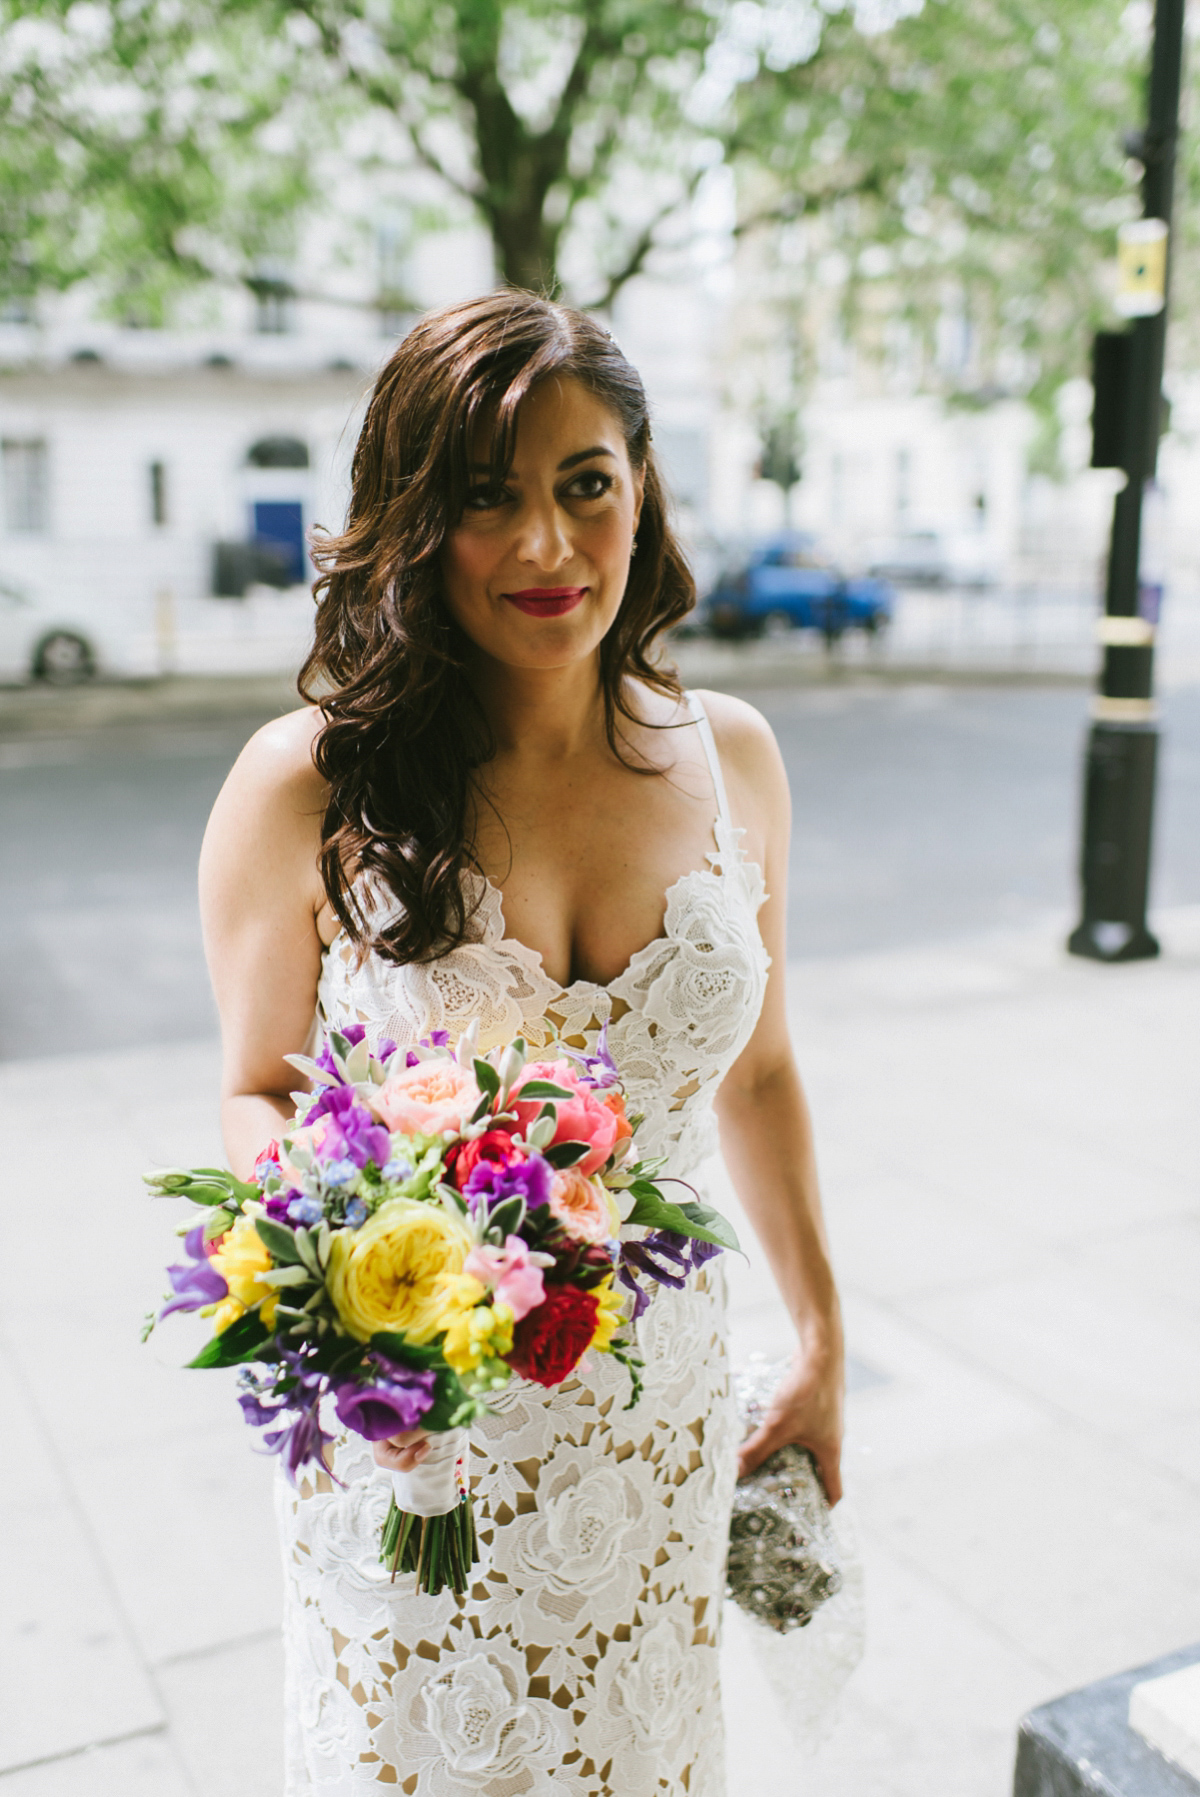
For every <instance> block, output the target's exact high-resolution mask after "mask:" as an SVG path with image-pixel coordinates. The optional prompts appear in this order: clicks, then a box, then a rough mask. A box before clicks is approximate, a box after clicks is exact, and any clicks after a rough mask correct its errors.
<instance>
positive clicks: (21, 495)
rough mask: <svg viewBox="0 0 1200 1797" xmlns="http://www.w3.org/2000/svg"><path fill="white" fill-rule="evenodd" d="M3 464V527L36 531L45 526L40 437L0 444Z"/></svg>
mask: <svg viewBox="0 0 1200 1797" xmlns="http://www.w3.org/2000/svg"><path fill="white" fill-rule="evenodd" d="M0 458H2V460H3V465H4V524H5V528H6V529H7V530H14V531H26V532H31V533H39V532H43V531H45V530H48V529H49V503H48V502H49V491H48V488H49V480H48V467H47V457H46V445H45V443H44V442H43V441H42V439H41V438H38V437H35V438H30V439H28V440H26V441H17V440H14V439H10V438H6V439H5V441H4V443H3V445H0Z"/></svg>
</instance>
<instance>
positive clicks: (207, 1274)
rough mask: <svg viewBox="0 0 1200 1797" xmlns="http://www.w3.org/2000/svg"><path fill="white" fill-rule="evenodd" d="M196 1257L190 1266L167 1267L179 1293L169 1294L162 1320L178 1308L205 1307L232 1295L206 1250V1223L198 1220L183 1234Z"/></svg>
mask: <svg viewBox="0 0 1200 1797" xmlns="http://www.w3.org/2000/svg"><path fill="white" fill-rule="evenodd" d="M183 1245H184V1247H185V1248H186V1249H187V1251H188V1253H189V1254H190V1255H191V1257H192V1264H191V1265H190V1266H186V1265H185V1266H178V1267H168V1268H167V1278H168V1279H169V1280H170V1281H171V1290H172V1291H173V1292H174V1294H175V1296H174V1297H173V1298H169V1299H168V1300H167V1302H166V1304H164V1305H163V1307H162V1309H161V1310H160V1311H159V1313H158V1320H159V1322H160V1323H161V1322H162V1320H163V1318H164V1317H169V1316H170V1315H171V1312H172V1311H175V1310H203V1309H204V1307H205V1305H206V1304H219V1303H220V1301H221V1299H222V1298H227V1297H228V1296H229V1287H228V1286H227V1285H226V1283H225V1281H224V1280H223V1279H222V1277H221V1275H220V1274H219V1273H218V1272H217V1269H216V1268H215V1267H214V1266H213V1264H212V1262H211V1261H210V1260H209V1258H208V1255H207V1254H206V1253H205V1252H204V1225H203V1223H197V1224H196V1227H195V1228H194V1229H189V1230H188V1232H187V1234H186V1236H184V1238H183Z"/></svg>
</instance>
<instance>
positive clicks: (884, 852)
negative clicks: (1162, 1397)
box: [0, 682, 1200, 1060]
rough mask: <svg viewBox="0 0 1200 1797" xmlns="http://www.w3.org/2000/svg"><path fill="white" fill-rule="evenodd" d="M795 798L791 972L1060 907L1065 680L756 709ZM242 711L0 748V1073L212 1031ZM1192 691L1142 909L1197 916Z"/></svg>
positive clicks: (1067, 880)
mask: <svg viewBox="0 0 1200 1797" xmlns="http://www.w3.org/2000/svg"><path fill="white" fill-rule="evenodd" d="M751 697H752V698H753V701H754V703H756V704H757V705H758V706H759V707H760V708H761V709H762V710H763V711H764V712H765V714H766V716H767V717H768V718H769V720H770V722H771V724H772V725H773V726H774V728H775V730H776V732H777V734H778V737H779V741H780V744H781V746H782V749H783V753H784V756H785V759H786V762H787V766H788V771H789V776H790V779H791V783H792V791H793V798H794V811H795V827H794V835H793V844H792V857H791V896H790V908H789V929H790V941H789V957H790V958H799V959H805V960H807V959H809V958H812V957H825V956H840V955H847V954H859V953H870V952H873V951H877V950H878V951H883V950H889V949H896V948H904V947H907V946H918V945H920V944H921V943H926V942H928V943H932V942H945V941H947V940H948V939H952V938H954V937H956V936H966V935H968V934H972V933H978V932H979V931H981V930H988V929H991V928H1005V927H1009V926H1014V927H1020V926H1022V925H1025V924H1027V923H1029V922H1030V921H1032V920H1033V919H1035V918H1037V917H1039V916H1044V917H1049V916H1051V915H1052V914H1053V915H1055V916H1058V915H1065V914H1066V913H1068V912H1069V911H1070V910H1071V908H1072V906H1073V904H1074V872H1073V868H1074V858H1075V854H1076V835H1077V827H1078V826H1077V815H1078V805H1079V786H1080V762H1081V755H1082V747H1083V740H1084V733H1085V727H1086V724H1085V720H1086V705H1087V700H1086V693H1085V690H1084V689H1083V688H1082V687H1080V686H1061V687H1051V686H1041V687H1033V686H1031V687H1019V686H994V687H988V686H979V687H967V686H961V685H953V684H945V685H942V684H936V685H935V684H913V685H890V684H876V683H872V682H862V683H848V684H846V685H845V686H827V687H826V686H815V687H814V686H805V687H799V688H793V689H791V690H788V691H782V690H781V691H769V690H768V691H758V692H755V693H754V694H752V695H751ZM264 716H265V714H264V713H262V712H261V711H260V712H256V713H246V714H240V713H239V714H235V715H226V716H223V717H220V718H216V719H213V720H211V721H204V720H197V719H191V718H189V719H188V720H186V721H177V722H175V723H171V722H161V723H160V722H152V723H144V724H137V725H119V726H109V727H107V728H101V729H85V730H79V731H71V730H64V731H62V732H60V733H58V734H54V735H48V734H41V735H38V734H24V735H19V736H18V735H12V736H8V737H5V736H4V735H3V732H2V730H0V841H2V842H3V844H4V853H3V866H2V868H0V907H2V913H0V914H2V916H3V920H4V928H3V932H2V936H0V1058H2V1059H5V1060H17V1059H20V1060H26V1059H28V1058H30V1057H34V1056H40V1055H51V1054H55V1053H59V1052H63V1051H66V1050H76V1049H103V1048H112V1047H132V1046H135V1045H137V1044H139V1043H159V1042H186V1041H191V1040H196V1039H199V1038H203V1037H207V1036H210V1035H211V1034H212V1032H213V1030H214V1027H215V1018H214V1013H213V1008H212V1003H211V999H210V996H209V993H208V986H207V980H206V977H205V971H204V962H203V955H202V951H201V945H200V931H199V921H198V916H197V908H196V897H195V865H196V856H197V852H198V849H199V844H200V838H201V835H202V832H203V829H204V821H205V818H206V816H207V814H208V810H209V807H210V806H211V804H212V801H213V798H214V797H215V795H216V792H217V790H218V788H219V787H220V784H221V781H222V779H223V778H224V776H225V774H226V772H227V771H228V769H229V767H230V765H231V764H232V762H233V760H234V758H235V757H236V755H237V753H238V750H239V749H240V747H241V745H242V743H243V742H244V741H245V739H246V738H247V737H248V736H249V735H250V733H251V732H252V731H253V730H254V729H255V728H257V726H258V725H259V724H260V723H261V722H263V721H264ZM1198 822H1200V690H1197V689H1196V688H1185V689H1179V690H1176V691H1175V692H1173V693H1171V694H1170V695H1169V696H1168V698H1167V700H1166V704H1165V721H1164V734H1163V756H1162V768H1161V777H1160V787H1159V807H1158V818H1157V838H1156V856H1155V876H1154V888H1153V897H1154V902H1155V903H1157V904H1159V905H1163V906H1177V905H1184V904H1189V903H1196V902H1198V901H1200V829H1198V828H1197V823H1198Z"/></svg>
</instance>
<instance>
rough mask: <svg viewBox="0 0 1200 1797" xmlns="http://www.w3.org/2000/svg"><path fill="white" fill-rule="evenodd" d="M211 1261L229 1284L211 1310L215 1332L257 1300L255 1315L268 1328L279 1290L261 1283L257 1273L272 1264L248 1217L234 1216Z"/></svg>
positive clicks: (271, 1321)
mask: <svg viewBox="0 0 1200 1797" xmlns="http://www.w3.org/2000/svg"><path fill="white" fill-rule="evenodd" d="M212 1264H213V1266H214V1267H215V1268H216V1270H217V1272H218V1273H219V1274H220V1275H221V1277H222V1279H223V1280H224V1281H225V1283H226V1285H227V1286H228V1287H229V1296H228V1297H227V1298H223V1299H222V1300H221V1302H220V1303H219V1304H218V1305H217V1307H216V1310H215V1311H214V1313H213V1327H214V1328H215V1329H216V1331H217V1334H218V1335H220V1334H221V1332H222V1330H224V1329H228V1327H229V1325H230V1323H236V1322H237V1320H238V1318H239V1317H242V1316H245V1314H246V1312H247V1311H248V1310H249V1308H250V1306H251V1305H252V1304H257V1303H258V1301H259V1299H261V1300H262V1308H261V1309H260V1311H259V1313H258V1314H259V1316H260V1317H261V1318H262V1320H263V1322H264V1323H265V1324H266V1326H267V1328H268V1329H270V1328H271V1327H272V1325H273V1324H274V1322H275V1310H276V1307H277V1305H278V1303H279V1293H278V1292H277V1291H275V1290H274V1288H273V1287H272V1286H269V1285H264V1284H263V1282H262V1280H261V1278H260V1277H259V1275H260V1274H262V1273H269V1272H270V1271H271V1268H272V1267H273V1265H274V1264H275V1263H274V1262H273V1261H272V1259H271V1256H270V1254H269V1253H268V1252H267V1248H266V1244H265V1243H264V1242H263V1239H262V1237H261V1236H260V1235H259V1233H258V1231H257V1229H255V1227H254V1219H253V1218H252V1217H238V1218H237V1220H236V1222H235V1223H234V1225H233V1228H232V1229H231V1230H230V1231H229V1233H228V1235H226V1236H225V1238H224V1240H223V1241H222V1243H221V1246H220V1247H219V1248H218V1249H217V1251H216V1253H215V1254H214V1255H213V1257H212Z"/></svg>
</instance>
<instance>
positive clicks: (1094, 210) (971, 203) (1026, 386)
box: [738, 0, 1148, 404]
mask: <svg viewBox="0 0 1200 1797" xmlns="http://www.w3.org/2000/svg"><path fill="white" fill-rule="evenodd" d="M1141 23H1142V22H1141V21H1140V20H1138V19H1137V16H1136V14H1135V13H1134V9H1131V8H1130V7H1129V6H1128V5H1127V4H1126V0H926V3H925V5H924V6H923V7H922V8H921V9H920V11H918V12H916V13H915V14H913V15H912V16H909V17H907V18H904V19H901V20H899V21H898V22H897V23H895V24H894V26H893V27H892V28H891V29H890V30H886V31H880V32H875V33H864V32H862V31H860V30H856V29H855V27H854V23H853V21H852V19H851V18H850V17H849V16H848V15H847V14H845V13H838V14H836V15H834V16H832V17H830V18H829V19H828V20H827V21H826V24H825V27H824V31H823V33H822V37H821V42H820V45H819V47H818V49H817V50H816V52H815V54H814V55H813V56H812V58H811V59H810V60H809V61H808V62H806V63H805V64H804V65H803V67H802V68H798V69H794V70H791V71H788V72H787V73H786V74H783V75H778V76H774V77H772V78H770V79H768V80H764V79H763V78H762V77H761V76H759V77H756V78H755V79H754V80H752V81H749V82H747V83H746V84H744V85H743V87H742V88H741V89H740V91H739V94H738V129H739V132H740V133H741V134H742V135H743V138H744V140H745V141H746V142H747V143H751V144H755V145H759V146H762V149H763V151H764V154H763V156H762V161H761V166H762V167H763V168H764V169H765V170H766V174H765V176H764V175H758V176H756V177H755V179H754V180H753V181H752V182H751V183H749V184H748V186H747V196H746V197H747V206H746V210H745V215H744V217H743V220H742V225H741V228H742V229H743V230H749V229H753V228H755V226H756V224H757V227H758V228H761V229H766V230H774V231H776V232H778V233H783V234H785V235H786V233H787V232H788V231H789V229H792V230H793V231H794V222H795V221H797V220H809V221H811V220H812V219H813V218H814V217H817V216H819V218H820V225H819V228H817V229H816V230H810V231H809V233H808V238H807V245H808V250H809V254H807V255H805V254H800V255H798V256H796V257H795V258H794V263H795V269H796V273H795V276H794V278H793V280H792V281H791V282H790V283H789V282H787V281H786V280H785V281H783V282H782V283H781V284H780V287H781V292H780V299H781V302H782V303H783V304H784V305H785V306H787V305H791V306H793V307H795V306H796V305H800V306H801V307H803V305H804V303H805V301H806V300H808V299H810V298H811V296H812V292H813V285H814V284H813V280H812V274H813V261H814V258H821V257H823V258H824V266H825V269H826V272H828V270H829V267H830V266H831V264H832V263H833V262H836V261H840V263H841V274H840V277H839V279H838V281H837V284H838V286H839V287H840V297H841V307H842V314H843V317H842V323H843V327H844V329H845V331H846V334H847V335H848V336H849V337H851V338H853V339H855V340H857V341H858V342H859V343H860V344H864V345H865V346H866V347H868V348H870V347H871V346H872V345H873V346H874V347H875V348H876V349H878V350H880V351H881V352H883V351H884V350H885V349H886V345H885V344H884V343H883V342H882V341H881V337H882V332H881V325H882V320H883V318H884V317H885V316H886V319H887V321H888V324H889V326H890V327H891V336H892V341H893V343H894V341H895V329H894V327H895V324H896V321H897V319H898V318H903V319H905V320H907V322H908V324H909V326H910V327H911V332H912V334H913V335H915V337H916V339H917V341H918V342H919V343H920V345H921V346H922V348H923V350H924V352H925V353H924V357H923V361H924V376H925V379H924V384H925V385H929V384H930V380H931V379H932V380H933V381H935V382H936V383H937V384H939V385H940V386H941V387H942V389H943V391H945V392H947V393H949V394H951V395H952V396H954V397H957V398H960V399H974V400H979V401H985V400H987V399H989V398H993V397H995V396H996V395H997V394H998V393H1001V392H1012V391H1014V390H1016V391H1021V392H1024V393H1027V394H1028V395H1029V396H1030V397H1032V398H1033V399H1034V402H1035V403H1042V404H1045V403H1046V402H1047V401H1048V399H1049V396H1050V394H1051V392H1052V391H1053V389H1054V388H1056V387H1057V386H1058V385H1059V384H1060V383H1061V381H1062V380H1063V379H1064V377H1065V376H1066V375H1067V374H1070V373H1077V372H1080V371H1081V369H1082V367H1083V365H1084V358H1085V357H1086V353H1087V343H1088V337H1089V326H1092V325H1095V324H1096V323H1098V322H1099V321H1100V320H1101V319H1102V318H1103V317H1105V316H1106V315H1110V304H1111V301H1110V297H1109V295H1108V294H1107V292H1106V276H1107V274H1108V266H1109V264H1110V263H1111V259H1112V256H1113V250H1114V239H1115V230H1116V227H1117V224H1118V223H1119V222H1120V220H1122V219H1124V218H1127V217H1131V216H1134V215H1136V213H1137V212H1138V210H1139V209H1140V208H1139V202H1138V195H1137V182H1138V177H1139V175H1140V169H1139V168H1138V167H1137V165H1136V164H1135V163H1134V162H1133V161H1132V160H1131V159H1130V157H1129V156H1128V154H1127V153H1126V151H1125V149H1124V147H1123V137H1124V133H1125V131H1126V130H1127V129H1128V128H1129V127H1131V126H1134V125H1136V124H1137V123H1138V122H1139V120H1140V118H1141V116H1142V112H1143V104H1144V102H1143V98H1142V91H1143V82H1144V72H1145V67H1146V58H1147V55H1148V43H1147V40H1146V36H1145V31H1144V28H1143V29H1139V26H1140V25H1141ZM801 234H803V233H801ZM939 334H940V335H941V337H942V339H943V344H942V353H941V354H939V353H938V344H937V338H938V336H939ZM947 336H950V337H952V338H954V337H957V339H958V342H957V344H951V345H947V344H946V343H945V339H946V337H947Z"/></svg>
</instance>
